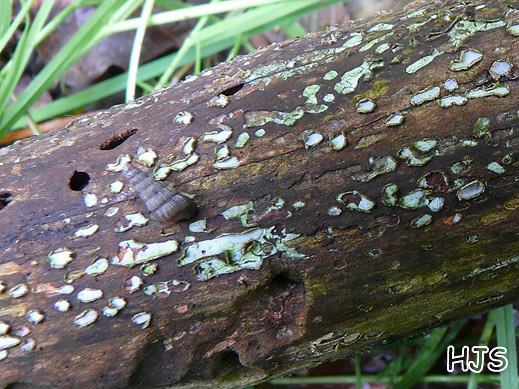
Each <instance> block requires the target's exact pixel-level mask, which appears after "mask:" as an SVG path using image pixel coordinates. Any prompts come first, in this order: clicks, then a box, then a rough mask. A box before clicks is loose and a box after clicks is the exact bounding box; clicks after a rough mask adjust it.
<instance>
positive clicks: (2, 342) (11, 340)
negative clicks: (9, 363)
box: [0, 335, 21, 350]
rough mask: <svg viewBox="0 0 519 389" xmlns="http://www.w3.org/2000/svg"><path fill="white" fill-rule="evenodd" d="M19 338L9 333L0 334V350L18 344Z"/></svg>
mask: <svg viewBox="0 0 519 389" xmlns="http://www.w3.org/2000/svg"><path fill="white" fill-rule="evenodd" d="M20 342H21V340H20V339H18V338H16V337H14V336H10V335H2V336H0V350H5V349H8V348H11V347H15V346H18V345H19V344H20Z"/></svg>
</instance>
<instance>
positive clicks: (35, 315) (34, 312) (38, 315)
mask: <svg viewBox="0 0 519 389" xmlns="http://www.w3.org/2000/svg"><path fill="white" fill-rule="evenodd" d="M44 319H45V315H44V314H43V312H42V311H40V310H39V309H31V310H30V311H29V312H27V321H28V322H29V323H31V324H39V323H41V322H42V321H43V320H44Z"/></svg>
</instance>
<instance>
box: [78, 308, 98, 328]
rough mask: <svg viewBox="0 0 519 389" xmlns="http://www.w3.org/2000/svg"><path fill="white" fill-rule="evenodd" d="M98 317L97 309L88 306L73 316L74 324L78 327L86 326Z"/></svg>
mask: <svg viewBox="0 0 519 389" xmlns="http://www.w3.org/2000/svg"><path fill="white" fill-rule="evenodd" d="M98 317H99V314H98V313H97V311H96V310H95V309H92V308H89V309H87V310H85V311H83V312H81V313H80V314H79V315H77V316H76V317H74V324H75V325H77V326H78V327H86V326H89V325H91V324H93V323H94V322H95V321H96V320H97V318H98Z"/></svg>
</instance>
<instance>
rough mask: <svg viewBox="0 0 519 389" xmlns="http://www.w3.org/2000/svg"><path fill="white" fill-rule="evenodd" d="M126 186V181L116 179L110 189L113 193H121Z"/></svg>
mask: <svg viewBox="0 0 519 389" xmlns="http://www.w3.org/2000/svg"><path fill="white" fill-rule="evenodd" d="M123 188H124V183H123V182H122V181H119V180H117V181H114V182H112V183H111V184H110V191H111V192H112V193H120V192H121V191H122V190H123Z"/></svg>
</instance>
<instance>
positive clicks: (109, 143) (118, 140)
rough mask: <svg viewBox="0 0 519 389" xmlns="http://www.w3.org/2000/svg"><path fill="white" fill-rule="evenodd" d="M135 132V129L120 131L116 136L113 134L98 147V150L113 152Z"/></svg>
mask: <svg viewBox="0 0 519 389" xmlns="http://www.w3.org/2000/svg"><path fill="white" fill-rule="evenodd" d="M136 132H137V129H136V128H131V129H130V128H129V129H127V130H124V131H121V132H120V133H118V134H115V135H114V136H112V137H111V138H109V139H107V140H105V141H104V142H103V143H101V144H100V145H99V150H113V149H115V148H116V147H118V146H120V145H122V144H123V143H124V141H125V140H126V139H128V138H129V137H130V136H132V135H133V134H135V133H136Z"/></svg>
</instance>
